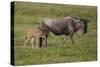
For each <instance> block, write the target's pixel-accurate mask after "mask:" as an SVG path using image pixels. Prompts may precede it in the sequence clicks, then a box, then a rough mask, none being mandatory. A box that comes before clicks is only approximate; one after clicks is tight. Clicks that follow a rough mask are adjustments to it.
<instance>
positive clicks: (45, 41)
mask: <svg viewBox="0 0 100 67" xmlns="http://www.w3.org/2000/svg"><path fill="white" fill-rule="evenodd" d="M47 38H48V37H46V38H45V39H44V41H43V42H44V45H45V47H47Z"/></svg>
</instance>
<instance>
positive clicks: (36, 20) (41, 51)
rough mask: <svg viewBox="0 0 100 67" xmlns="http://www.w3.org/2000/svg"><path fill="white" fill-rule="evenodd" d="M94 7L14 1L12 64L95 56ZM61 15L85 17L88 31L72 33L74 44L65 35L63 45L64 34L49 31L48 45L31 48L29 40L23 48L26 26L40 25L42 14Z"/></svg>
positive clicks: (52, 16) (88, 58) (91, 59)
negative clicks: (58, 34)
mask: <svg viewBox="0 0 100 67" xmlns="http://www.w3.org/2000/svg"><path fill="white" fill-rule="evenodd" d="M96 13H97V8H96V7H95V6H80V5H78V6H76V5H61V4H41V3H30V2H29V3H28V2H15V16H14V18H15V20H14V52H15V55H14V56H15V65H30V64H48V63H63V62H83V61H95V60H97V14H96ZM64 16H75V17H78V18H81V17H86V18H88V19H89V20H90V22H89V23H88V32H87V34H85V35H83V34H77V33H76V34H75V35H74V40H75V44H74V45H73V44H72V42H71V40H70V38H69V37H68V38H67V39H66V41H65V42H64V44H63V47H62V48H59V47H56V45H60V43H61V42H62V40H63V38H64V36H63V35H62V36H56V35H54V34H52V33H51V34H50V36H49V38H48V47H47V48H38V49H32V48H31V45H30V43H28V44H27V45H26V48H23V47H22V46H23V42H24V38H25V31H26V29H27V28H30V27H34V26H39V25H41V21H42V19H44V18H62V17H64Z"/></svg>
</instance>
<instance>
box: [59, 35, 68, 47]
mask: <svg viewBox="0 0 100 67" xmlns="http://www.w3.org/2000/svg"><path fill="white" fill-rule="evenodd" d="M66 38H67V36H65V37H64V39H63V41H62V43H61V46H60V47H62V46H63V44H64V42H65V40H66Z"/></svg>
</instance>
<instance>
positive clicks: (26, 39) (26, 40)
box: [24, 37, 29, 47]
mask: <svg viewBox="0 0 100 67" xmlns="http://www.w3.org/2000/svg"><path fill="white" fill-rule="evenodd" d="M28 40H29V38H28V37H25V41H24V47H25V46H26V43H27V42H28Z"/></svg>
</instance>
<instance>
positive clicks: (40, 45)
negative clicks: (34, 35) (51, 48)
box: [39, 37, 43, 47]
mask: <svg viewBox="0 0 100 67" xmlns="http://www.w3.org/2000/svg"><path fill="white" fill-rule="evenodd" d="M42 41H43V40H42V37H40V38H39V47H42Z"/></svg>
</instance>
